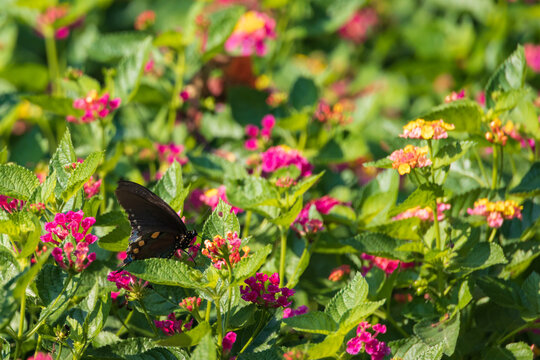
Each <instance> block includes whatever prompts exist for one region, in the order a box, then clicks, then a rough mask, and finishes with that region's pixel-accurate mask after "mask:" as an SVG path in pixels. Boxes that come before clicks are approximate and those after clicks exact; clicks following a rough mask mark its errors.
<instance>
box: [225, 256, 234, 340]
mask: <svg viewBox="0 0 540 360" xmlns="http://www.w3.org/2000/svg"><path fill="white" fill-rule="evenodd" d="M226 260H227V261H226V264H227V270H228V275H229V285H228V286H227V295H228V298H227V315H226V316H225V328H224V330H225V331H227V329H228V328H229V315H230V314H231V302H232V282H233V274H232V266H231V263H230V262H229V259H226Z"/></svg>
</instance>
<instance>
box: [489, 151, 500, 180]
mask: <svg viewBox="0 0 540 360" xmlns="http://www.w3.org/2000/svg"><path fill="white" fill-rule="evenodd" d="M498 157H499V156H498V149H497V145H495V144H493V169H492V172H491V189H493V190H494V189H496V188H497V177H498V174H497V159H498Z"/></svg>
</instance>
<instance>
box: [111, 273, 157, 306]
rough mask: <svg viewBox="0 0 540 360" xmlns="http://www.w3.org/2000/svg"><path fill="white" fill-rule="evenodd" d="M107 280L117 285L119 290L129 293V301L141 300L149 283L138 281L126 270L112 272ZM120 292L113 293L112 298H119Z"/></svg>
mask: <svg viewBox="0 0 540 360" xmlns="http://www.w3.org/2000/svg"><path fill="white" fill-rule="evenodd" d="M107 280H108V281H110V282H113V283H115V285H116V288H117V289H118V290H122V289H124V290H125V291H126V293H127V300H139V299H142V298H143V296H144V291H145V288H146V287H147V286H148V281H144V280H142V279H138V278H136V277H135V276H133V275H131V274H130V273H129V272H127V271H126V270H120V271H111V272H110V273H109V274H108V275H107ZM119 293H120V292H111V297H113V298H116V297H118V295H119Z"/></svg>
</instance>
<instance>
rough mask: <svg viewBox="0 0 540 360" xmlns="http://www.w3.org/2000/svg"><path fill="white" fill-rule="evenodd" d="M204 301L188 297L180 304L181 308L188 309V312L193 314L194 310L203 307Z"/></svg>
mask: <svg viewBox="0 0 540 360" xmlns="http://www.w3.org/2000/svg"><path fill="white" fill-rule="evenodd" d="M201 302H202V299H201V298H200V297H195V296H192V297H187V298H185V299H182V301H181V302H180V307H181V308H184V309H186V310H187V311H189V312H191V311H193V310H195V311H196V310H197V309H198V308H199V306H201Z"/></svg>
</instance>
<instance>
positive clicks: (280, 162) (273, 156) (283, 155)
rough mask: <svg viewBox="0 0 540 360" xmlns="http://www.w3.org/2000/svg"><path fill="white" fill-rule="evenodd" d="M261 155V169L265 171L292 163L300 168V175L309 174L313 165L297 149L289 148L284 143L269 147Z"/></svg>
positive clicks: (271, 170) (274, 169)
mask: <svg viewBox="0 0 540 360" xmlns="http://www.w3.org/2000/svg"><path fill="white" fill-rule="evenodd" d="M261 157H262V170H263V171H264V172H266V173H270V172H273V171H276V170H277V169H280V168H282V167H287V166H290V165H294V166H296V167H297V168H298V169H299V170H300V176H309V175H311V173H312V170H313V166H312V165H311V164H310V163H309V162H308V161H307V159H306V158H305V157H303V156H302V155H301V154H300V152H299V151H298V150H295V149H291V148H290V147H288V146H285V145H279V146H274V147H271V148H269V149H268V150H266V151H265V152H263V153H262V154H261Z"/></svg>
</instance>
